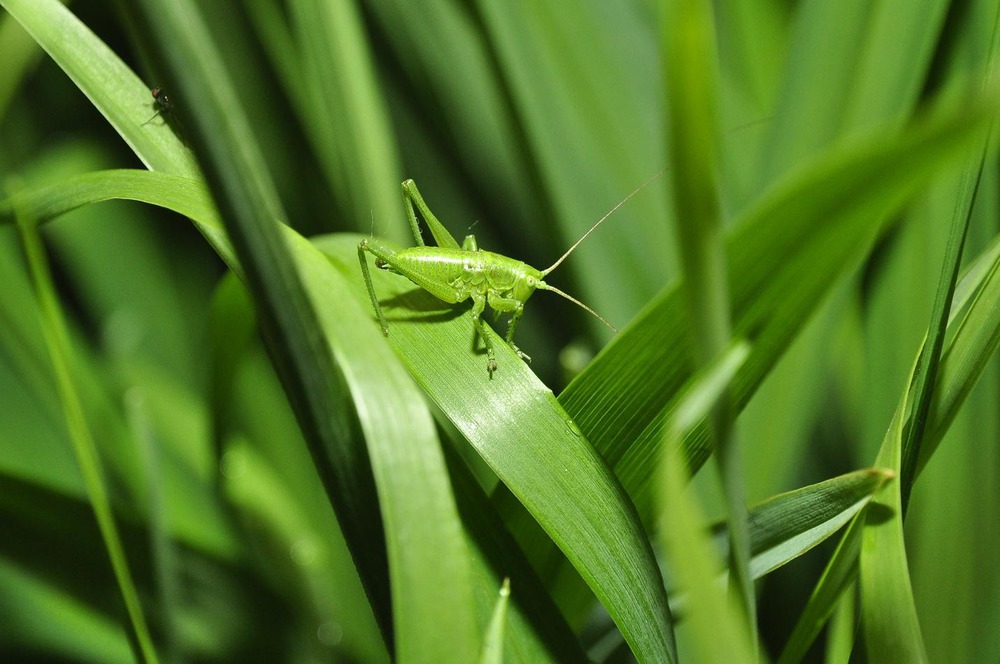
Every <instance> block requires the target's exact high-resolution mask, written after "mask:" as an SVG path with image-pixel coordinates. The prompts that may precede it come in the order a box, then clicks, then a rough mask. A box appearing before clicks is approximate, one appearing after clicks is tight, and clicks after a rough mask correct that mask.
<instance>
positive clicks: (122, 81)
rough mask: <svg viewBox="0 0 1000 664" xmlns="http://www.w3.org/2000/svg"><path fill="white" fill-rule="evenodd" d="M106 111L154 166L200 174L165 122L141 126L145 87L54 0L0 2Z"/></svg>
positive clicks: (148, 103) (148, 100)
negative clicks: (163, 123)
mask: <svg viewBox="0 0 1000 664" xmlns="http://www.w3.org/2000/svg"><path fill="white" fill-rule="evenodd" d="M0 5H2V6H3V7H4V8H5V9H6V10H7V11H9V12H10V13H11V15H13V16H14V18H16V19H17V20H18V21H19V22H20V23H21V25H23V26H24V28H25V29H26V30H27V31H28V32H29V33H30V34H31V36H32V37H34V39H35V41H37V42H38V44H39V45H40V46H41V47H42V48H44V49H45V51H46V52H47V53H48V54H49V55H50V56H51V57H52V59H53V60H55V61H56V63H57V64H58V65H59V66H60V67H61V68H62V69H63V71H65V72H66V74H67V75H68V76H69V77H70V78H72V79H73V82H74V83H76V85H77V86H78V87H79V88H80V90H82V91H83V93H84V94H86V95H87V97H88V98H89V99H90V101H91V102H92V103H93V104H94V106H95V107H96V108H97V109H98V110H99V111H101V113H103V114H104V117H106V118H107V119H108V122H110V123H111V126H112V127H114V129H115V130H116V131H117V132H118V133H119V134H120V135H121V136H122V138H124V139H125V142H126V143H128V145H129V147H130V148H131V149H132V150H133V151H134V152H135V153H136V155H137V156H138V157H139V158H140V159H141V160H142V161H143V163H144V164H146V165H147V166H148V167H149V168H150V169H152V170H158V171H166V172H169V173H175V174H177V175H184V176H187V177H190V178H197V177H199V174H198V168H197V166H196V165H195V162H194V159H193V158H192V157H191V153H190V152H189V151H188V150H187V148H185V147H184V144H183V143H182V142H181V141H180V139H179V138H177V136H176V135H174V133H173V131H171V130H170V129H169V127H168V126H166V125H153V124H149V125H146V126H142V123H143V122H144V121H145V120H147V119H148V118H149V116H150V114H151V113H152V112H153V111H152V101H153V99H152V97H151V96H150V94H149V90H150V87H151V86H149V85H146V84H144V83H143V82H142V81H140V80H139V78H138V77H137V76H136V75H135V73H134V72H133V71H132V70H131V69H129V68H128V66H127V65H125V63H124V62H122V61H121V59H120V58H119V57H118V56H117V55H116V54H115V53H114V52H113V51H112V50H111V49H110V48H108V46H107V45H106V44H105V43H104V42H102V41H101V40H100V39H98V37H97V36H96V35H95V34H94V33H93V32H91V31H90V29H89V28H88V27H87V26H85V25H84V24H83V23H81V22H80V21H79V20H77V18H76V17H75V16H74V15H73V14H72V13H71V12H70V10H69V9H67V8H66V7H65V6H63V4H62V3H60V2H58V0H3V1H2V2H0Z"/></svg>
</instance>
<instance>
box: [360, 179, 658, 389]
mask: <svg viewBox="0 0 1000 664" xmlns="http://www.w3.org/2000/svg"><path fill="white" fill-rule="evenodd" d="M661 172H662V171H661ZM659 175H660V173H657V174H656V175H654V176H653V177H652V178H650V179H649V180H647V181H646V182H644V183H643V184H641V185H640V186H639V187H638V188H636V189H635V191H633V192H632V193H630V194H629V195H628V196H626V197H625V198H624V199H622V200H621V201H620V202H619V203H618V204H617V205H615V206H614V207H613V208H611V210H609V211H608V213H607V214H605V215H604V216H603V217H601V218H600V219H599V220H598V221H597V223H596V224H594V225H593V226H591V227H590V230H588V231H587V232H586V233H584V234H583V236H581V237H580V239H579V240H577V241H576V242H575V243H574V244H573V246H572V247H570V248H569V250H567V251H566V253H565V254H563V255H562V256H561V257H560V258H559V260H557V261H556V262H555V263H553V264H552V266H551V267H550V268H548V269H546V270H538V269H535V268H533V267H531V266H530V265H527V264H525V263H523V262H522V261H519V260H516V259H514V258H509V257H507V256H502V255H500V254H496V253H493V252H492V251H483V250H481V249H480V248H479V245H478V244H477V243H476V237H475V236H474V235H467V236H466V238H465V241H464V242H463V243H462V246H461V247H460V246H459V245H458V242H456V241H455V238H453V237H452V236H451V234H450V233H449V232H448V231H447V229H445V227H444V226H443V225H442V224H441V222H440V221H438V219H437V217H435V216H434V213H433V212H431V211H430V208H428V207H427V203H425V202H424V199H423V196H421V195H420V191H418V190H417V186H416V184H414V182H413V180H407V181H405V182H404V183H403V204H404V207H405V208H406V216H407V218H408V219H409V222H410V229H411V230H412V231H413V239H414V241H415V242H416V243H417V246H415V247H408V248H406V249H400V250H399V251H396V250H394V249H390V248H389V247H387V246H386V245H384V244H382V243H381V242H379V241H378V240H376V239H375V238H374V237H370V238H365V239H364V240H361V242H360V243H359V244H358V260H360V261H361V272H362V274H363V275H364V278H365V285H366V286H367V287H368V294H369V296H370V297H371V300H372V306H373V307H374V308H375V315H376V316H377V317H378V322H379V324H380V325H381V326H382V333H383V334H385V335H386V336H388V335H389V326H388V324H387V323H386V322H385V315H384V314H383V313H382V307H381V305H380V304H379V302H378V297H377V296H376V295H375V287H374V286H373V285H372V277H371V273H370V272H369V270H368V261H367V260H366V259H365V252H368V253H370V254H372V255H373V256H375V267H378V268H380V269H383V270H389V271H390V272H395V273H396V274H400V275H402V276H404V277H406V278H407V279H409V280H410V281H412V282H413V283H415V284H416V285H418V286H420V287H421V288H423V289H424V290H426V291H427V292H429V293H430V294H432V295H434V296H435V297H437V298H439V299H441V300H444V301H445V302H448V303H450V304H455V303H458V302H462V301H464V300H467V299H469V298H471V299H472V322H473V327H474V329H475V331H476V332H477V333H478V334H479V337H480V338H481V339H482V340H483V344H484V345H485V346H486V357H487V360H486V371H487V372H488V373H489V375H490V378H492V377H493V372H494V371H496V368H497V362H496V357H495V355H494V352H493V342H492V341H491V340H490V337H489V335H488V334H487V332H486V324H485V323H484V322H483V319H482V315H483V311H484V310H485V308H486V305H487V304H489V305H490V308H491V309H493V311H495V312H497V314H500V313H507V312H510V313H511V319H510V324H509V325H508V327H507V336H506V341H507V345H509V346H510V347H511V348H512V349H513V350H514V352H515V353H517V355H518V357H520V358H521V359H523V360H525V361H527V362H530V361H531V358H530V357H528V356H527V355H526V354H525V353H523V352H522V351H521V349H520V348H518V347H517V346H516V345H515V344H514V330H516V329H517V323H518V321H519V320H520V319H521V315H522V314H523V313H524V303H525V302H526V301H527V300H528V298H529V297H531V294H532V293H534V292H535V291H536V290H548V291H552V292H553V293H556V294H557V295H561V296H562V297H564V298H566V299H567V300H569V301H570V302H573V303H574V304H576V305H578V306H580V307H582V308H583V309H586V310H587V311H588V312H590V313H591V314H593V315H594V316H596V317H597V318H598V319H600V320H601V322H603V323H604V324H605V325H607V326H608V327H610V328H611V329H612V330H614V331H615V332H618V330H616V329H615V327H614V326H613V325H612V324H611V323H609V322H608V321H606V320H604V318H603V317H602V316H601V315H600V314H598V313H597V312H596V311H594V310H593V309H591V308H590V307H588V306H587V305H585V304H583V303H582V302H580V301H579V300H577V299H576V298H574V297H572V296H570V295H568V294H566V293H564V292H562V291H561V290H559V289H558V288H556V287H555V286H550V285H549V284H547V283H545V281H544V277H545V276H546V275H548V274H549V273H550V272H552V271H553V270H555V269H556V268H557V267H559V265H560V264H561V263H562V262H563V261H564V260H566V258H567V257H568V256H569V255H570V254H571V253H573V250H574V249H576V248H577V247H578V246H579V245H580V243H581V242H583V241H584V240H585V239H586V238H587V236H588V235H590V234H591V233H592V232H594V230H595V229H596V228H597V227H598V226H600V225H601V224H602V223H603V222H604V220H605V219H607V218H608V217H610V216H611V215H612V214H613V213H614V212H615V211H616V210H617V209H618V208H620V207H621V206H622V205H624V204H625V203H626V202H627V201H628V200H629V199H630V198H632V197H633V196H635V195H636V194H637V193H639V192H640V191H641V190H642V189H643V188H644V187H645V186H646V185H647V184H649V183H650V182H652V181H653V180H655V179H656V178H657V177H659ZM414 205H416V207H417V209H418V210H419V211H420V214H421V216H422V217H423V218H424V221H426V222H427V226H428V228H430V231H431V234H432V235H433V236H434V239H435V240H436V241H437V243H438V246H436V247H428V246H427V245H425V244H424V240H423V237H422V236H421V234H420V227H419V226H418V225H417V216H416V213H415V212H414V209H413V206H414Z"/></svg>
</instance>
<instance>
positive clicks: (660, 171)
mask: <svg viewBox="0 0 1000 664" xmlns="http://www.w3.org/2000/svg"><path fill="white" fill-rule="evenodd" d="M666 170H667V169H666V168H661V169H660V170H659V172H658V173H657V174H656V175H654V176H653V177H651V178H649V179H648V180H646V181H645V182H643V183H642V184H640V185H639V186H638V187H636V188H635V189H634V190H633V191H632V193H631V194H629V195H628V196H626V197H625V198H623V199H621V200H620V201H618V204H617V205H615V206H614V207H613V208H611V209H610V210H608V211H607V213H606V214H605V215H604V216H603V217H601V218H600V219H598V220H597V223H596V224H594V225H593V226H591V227H590V230H589V231H587V232H586V233H584V234H583V236H582V237H581V238H580V239H579V240H577V241H576V242H575V243H573V246H572V247H570V248H569V249H567V250H566V253H565V254H563V255H562V256H560V257H559V260H557V261H556V262H555V263H553V264H552V267H550V268H549V269H547V270H542V276H545V275H546V274H548V273H549V272H551V271H552V270H554V269H556V268H557V267H559V264H560V263H562V262H563V261H564V260H566V258H568V257H569V255H570V254H571V253H573V250H574V249H576V248H577V247H578V246H580V243H581V242H583V241H584V240H586V239H587V236H588V235H590V234H591V233H593V232H594V231H595V230H596V229H597V227H598V226H600V225H601V224H603V223H604V220H605V219H607V218H608V217H610V216H611V215H613V214H614V213H615V212H617V211H618V208H620V207H621V206H623V205H625V204H626V203H628V202H629V201H630V200H631V199H632V197H633V196H635V195H636V194H638V193H639V192H640V191H642V190H643V189H645V188H646V186H647V185H649V183H651V182H652V181H653V180H655V179H656V178H658V177H660V176H661V175H663V173H664V172H665V171H666ZM567 297H568V296H567ZM578 304H579V303H578ZM591 313H593V312H591ZM594 315H595V316H596V315H597V314H594ZM598 318H600V316H598ZM601 320H604V319H603V318H601ZM605 322H607V321H605ZM611 329H614V328H611Z"/></svg>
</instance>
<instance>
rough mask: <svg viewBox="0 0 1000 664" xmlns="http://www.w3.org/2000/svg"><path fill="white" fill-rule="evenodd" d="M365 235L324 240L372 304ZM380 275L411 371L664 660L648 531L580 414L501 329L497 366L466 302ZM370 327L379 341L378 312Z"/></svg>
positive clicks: (660, 603)
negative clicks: (362, 247) (360, 246)
mask: <svg viewBox="0 0 1000 664" xmlns="http://www.w3.org/2000/svg"><path fill="white" fill-rule="evenodd" d="M358 240H360V236H335V237H330V238H323V239H322V240H320V241H319V242H318V246H319V247H320V248H321V249H323V251H325V252H326V253H327V255H328V256H329V257H330V260H331V261H332V262H333V263H334V265H335V267H336V268H337V270H338V271H339V272H340V273H341V274H342V275H343V276H344V278H345V279H346V280H347V282H348V283H349V284H351V285H352V286H353V290H354V297H355V299H356V301H357V302H358V304H359V306H360V305H361V303H367V306H368V307H370V306H371V304H370V300H369V297H368V292H367V290H366V289H365V284H364V280H363V279H362V277H361V268H360V265H359V263H358V251H357V242H358ZM372 279H373V282H374V286H375V292H376V294H377V295H378V297H379V301H380V302H381V304H382V307H383V310H384V311H385V315H386V318H387V321H388V325H389V337H388V341H389V344H390V345H391V346H392V348H393V349H394V350H395V352H396V353H397V354H398V355H399V357H400V358H401V360H402V361H403V364H404V365H405V366H406V367H407V369H408V370H409V372H410V374H411V375H412V376H413V377H414V379H415V380H416V381H417V382H418V383H419V384H420V385H421V386H422V387H423V388H424V390H425V392H426V393H427V394H428V395H430V397H431V398H432V399H433V400H434V401H435V403H437V404H438V406H439V407H440V408H441V409H442V410H443V411H444V413H445V414H446V415H447V417H448V418H449V419H450V420H451V421H452V422H453V423H454V424H455V426H456V427H458V429H459V430H460V431H461V432H462V433H463V435H465V437H466V438H467V439H468V440H469V442H470V443H471V444H472V445H473V446H474V447H475V448H476V450H478V452H479V454H480V455H481V456H482V457H483V458H484V459H485V460H486V462H487V463H489V464H490V467H491V468H492V469H493V471H494V472H495V473H496V474H497V476H498V477H500V479H501V480H503V482H504V484H505V485H506V486H507V487H508V488H509V489H510V491H511V492H512V493H513V494H514V495H515V496H516V497H517V499H518V500H519V501H521V503H522V504H523V505H524V507H525V509H526V510H527V511H528V512H529V513H531V514H532V516H533V518H535V519H537V520H538V522H539V523H540V524H541V527H542V528H544V529H545V531H546V533H548V535H549V536H550V537H551V538H552V539H553V541H555V542H556V544H557V545H558V546H559V547H560V548H561V549H562V551H563V552H564V553H565V555H566V556H567V558H569V560H570V561H571V562H572V563H573V565H574V566H575V567H576V569H577V570H578V571H579V572H580V574H581V575H582V576H583V578H584V579H586V581H587V583H588V584H589V585H590V587H591V588H592V589H593V591H594V593H595V594H596V595H597V596H598V598H599V599H601V601H602V602H603V603H604V605H605V607H606V608H607V609H608V612H609V613H610V614H611V616H612V617H613V618H614V620H615V622H616V623H617V624H618V625H619V627H620V628H621V630H622V632H623V633H624V634H625V638H626V640H627V641H628V642H629V644H630V645H631V646H632V648H633V650H634V651H635V652H636V655H637V656H638V657H640V658H646V659H649V660H651V661H666V660H665V658H669V655H668V653H669V649H670V648H669V643H670V623H669V617H668V613H667V605H666V594H665V592H663V582H662V580H661V579H660V574H659V569H658V568H657V567H656V564H655V561H654V559H653V554H652V550H651V549H650V545H649V541H648V540H647V539H646V537H645V536H644V535H643V533H642V529H641V526H640V523H639V522H638V520H637V519H636V514H635V511H634V508H633V507H632V505H631V504H630V502H629V500H628V498H627V497H626V496H625V494H624V493H623V492H622V490H621V487H620V485H619V484H618V483H617V481H616V480H615V478H614V476H613V475H612V474H611V472H610V470H609V469H608V467H607V465H606V464H605V463H604V461H603V459H601V458H600V456H598V455H597V454H596V453H595V451H594V449H593V448H592V447H591V446H590V444H589V443H588V442H587V440H586V439H585V438H584V437H583V435H582V434H581V433H580V430H579V428H578V427H577V425H576V423H575V422H574V421H573V420H572V419H571V418H570V417H569V416H568V415H567V414H566V413H565V412H564V411H563V410H562V408H561V407H560V406H559V404H558V402H557V401H556V399H555V397H554V396H553V395H552V393H551V392H550V391H549V390H548V389H547V388H546V387H545V386H544V385H542V384H541V383H540V382H539V381H538V379H537V377H535V375H534V374H533V373H531V370H530V369H529V368H528V367H527V366H526V365H525V363H524V362H523V361H521V360H520V359H518V357H517V355H516V354H515V353H514V352H513V350H511V349H510V347H508V346H507V345H506V344H505V343H503V341H502V340H501V339H500V338H499V337H496V338H495V340H494V347H495V349H496V356H497V364H498V368H497V370H496V371H495V372H494V374H493V377H492V379H491V378H490V376H489V374H488V373H487V371H486V357H485V353H484V352H483V351H482V350H480V349H479V344H478V343H477V340H476V338H475V335H474V333H473V330H474V328H473V324H472V319H471V316H470V314H469V313H468V311H463V309H465V307H464V306H462V305H448V304H446V303H444V302H441V301H440V300H437V299H436V298H434V297H433V296H432V295H430V294H429V293H427V292H425V291H422V290H420V289H419V288H417V287H416V286H415V285H413V284H412V283H411V282H410V281H408V280H407V279H405V278H404V277H401V276H399V275H395V274H391V273H388V272H386V271H384V270H373V271H372ZM364 328H365V329H364V330H363V331H364V332H365V333H367V334H369V335H372V336H373V337H374V338H375V339H376V341H379V343H381V341H380V340H379V339H378V338H379V337H381V332H380V331H379V329H378V326H377V325H376V324H375V323H374V321H372V323H371V324H370V325H365V326H364ZM489 333H490V334H493V332H489ZM369 343H371V341H369ZM526 350H527V351H528V352H530V349H526Z"/></svg>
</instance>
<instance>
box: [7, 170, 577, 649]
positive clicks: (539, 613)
mask: <svg viewBox="0 0 1000 664" xmlns="http://www.w3.org/2000/svg"><path fill="white" fill-rule="evenodd" d="M207 196H208V194H207V189H206V188H205V187H204V185H202V184H201V183H199V182H194V181H191V180H189V179H187V178H183V177H179V176H173V175H168V174H163V173H150V172H147V171H133V170H129V171H102V172H97V173H93V174H88V175H84V176H79V177H77V178H72V179H69V180H66V181H65V182H64V183H63V185H62V186H54V187H41V188H39V189H34V190H26V191H22V192H18V194H17V195H16V196H15V197H13V198H11V199H8V200H7V201H0V207H2V206H4V205H6V206H7V207H8V208H9V207H10V206H11V205H13V204H16V205H18V206H24V207H25V209H27V210H31V211H34V212H37V213H39V214H41V215H42V217H41V220H43V221H49V220H51V219H54V218H56V217H58V216H59V215H60V214H63V213H65V212H68V211H70V210H72V209H75V208H77V207H79V206H82V205H87V204H91V203H97V202H101V201H105V200H113V199H119V198H120V199H131V200H139V201H143V202H146V203H149V204H152V205H158V206H161V207H164V208H166V209H171V210H173V211H175V212H178V213H180V214H183V215H186V216H188V217H190V218H191V219H192V221H193V222H194V223H195V224H198V225H199V226H200V227H201V228H202V232H203V233H207V232H213V231H215V230H216V229H217V232H218V234H219V235H218V237H219V238H220V245H219V246H220V247H221V249H222V250H223V252H224V254H225V255H229V256H231V255H232V252H231V250H230V249H229V248H228V240H227V239H226V236H225V235H224V234H223V233H222V231H221V222H220V221H219V220H218V218H217V215H216V212H215V208H214V207H213V206H212V205H210V201H209V199H208V197H207ZM323 242H324V243H325V242H329V240H324V241H323ZM348 244H349V245H350V248H349V250H350V252H351V253H350V264H352V265H353V264H354V258H355V256H356V245H355V244H351V243H348ZM233 263H234V264H236V261H235V258H233ZM236 269H237V273H238V272H239V267H238V264H237V268H236ZM331 269H332V268H331ZM227 290H231V289H230V288H228V287H227ZM324 297H330V298H331V299H332V300H335V299H336V294H335V293H326V294H325V295H324ZM361 306H362V307H365V306H367V302H365V303H362V305H361ZM227 308H228V309H232V306H227ZM362 311H363V309H362ZM251 314H252V312H246V314H245V315H244V314H239V312H234V313H233V316H235V317H236V318H239V319H243V318H245V317H246V316H249V315H251ZM361 315H362V316H365V315H366V314H365V313H362V314H361ZM233 320H234V319H233V318H230V319H228V320H227V322H226V327H225V328H223V329H220V330H218V332H219V336H218V343H217V345H218V346H220V347H224V348H220V349H219V350H218V351H217V352H216V353H213V357H215V358H216V360H217V362H218V363H220V365H219V367H218V368H219V371H217V372H213V377H215V376H217V375H218V374H219V373H220V372H221V374H223V375H224V374H226V373H227V372H228V371H229V370H227V369H226V368H225V367H224V366H222V365H223V364H227V363H228V364H232V363H233V362H235V360H236V358H235V357H233V358H229V359H226V358H227V357H228V355H229V354H230V353H232V352H233V351H235V350H236V349H237V348H238V347H240V346H241V344H240V342H238V341H236V338H239V337H242V336H244V335H249V334H251V333H252V330H248V331H246V332H244V331H241V327H240V326H238V325H237V326H235V327H234V324H233ZM247 324H249V322H248V323H247ZM463 350H464V347H463ZM219 378H220V379H222V378H223V376H219ZM213 381H214V378H213ZM229 387H230V386H229V385H228V384H215V383H214V382H213V390H212V392H213V394H217V395H218V397H216V398H213V401H212V403H213V404H215V406H216V409H218V410H220V411H225V410H226V409H227V406H226V401H225V400H226V399H228V397H226V396H225V394H223V393H228V388H229ZM217 442H220V443H221V441H217ZM465 472H467V471H466V470H465V469H464V468H452V469H451V475H452V478H453V481H457V479H455V478H456V474H463V473H465ZM466 484H468V483H467V482H465V484H463V483H462V482H459V486H460V489H459V490H460V493H461V496H462V502H461V505H460V506H461V508H462V510H463V512H466V511H471V512H470V515H469V516H466V515H464V514H463V519H464V520H465V522H466V524H467V526H466V527H467V528H470V529H472V533H470V538H471V539H470V546H477V547H479V548H480V552H479V553H480V555H479V556H477V557H476V559H475V569H476V570H477V574H479V578H478V580H477V583H478V584H480V585H481V586H482V587H483V588H485V587H487V586H489V587H494V586H495V584H496V583H499V580H498V579H496V578H495V576H496V573H495V571H494V570H495V569H496V568H497V567H503V568H504V569H506V570H507V573H508V574H510V575H511V576H512V578H514V579H515V581H516V583H517V585H518V588H519V592H518V601H517V602H515V603H514V606H512V607H511V609H510V615H509V618H508V624H507V635H508V638H509V641H508V644H507V647H508V650H509V651H511V652H513V653H515V654H516V656H519V657H521V659H523V660H525V661H542V659H543V658H546V657H551V658H552V659H553V660H554V661H560V660H561V659H567V658H569V659H574V658H579V657H582V656H583V653H582V651H580V649H579V644H578V643H577V641H576V639H575V637H574V636H573V635H572V633H571V632H570V631H569V628H568V626H566V625H565V623H563V622H562V621H558V620H554V619H553V618H551V613H552V612H553V611H556V609H555V607H554V606H553V605H552V604H551V601H549V600H548V597H547V595H546V594H545V592H544V591H543V590H541V583H540V582H539V581H538V580H537V577H535V576H534V573H533V571H532V570H531V569H530V566H528V565H527V563H526V562H524V561H523V560H522V561H520V562H515V561H513V560H512V557H516V555H517V551H516V545H515V544H514V543H513V541H512V540H510V538H509V536H506V537H501V536H500V533H501V531H503V530H504V527H503V524H502V522H500V521H499V518H498V517H497V516H496V514H493V513H492V508H491V507H490V506H489V505H488V503H486V504H485V505H479V502H480V501H485V498H484V497H482V496H481V495H479V496H478V497H477V496H474V495H470V493H469V492H470V491H476V492H478V491H480V490H479V489H478V487H477V488H476V489H472V488H471V487H470V486H465V485H466ZM484 510H485V511H488V512H489V514H486V513H484ZM473 512H474V514H472V513H473ZM486 523H491V524H492V526H491V527H490V529H489V535H488V536H487V534H486V531H482V532H480V531H481V530H482V529H481V525H482V524H486ZM477 528H478V529H479V530H478V531H477ZM515 567H516V569H517V570H519V571H517V572H516V573H515ZM524 574H527V575H529V576H530V577H531V578H528V577H525V576H523V575H524ZM479 594H480V593H477V596H478V595H479ZM491 601H492V600H491ZM522 603H523V604H524V606H522ZM490 610H491V609H490ZM546 616H549V617H546Z"/></svg>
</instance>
